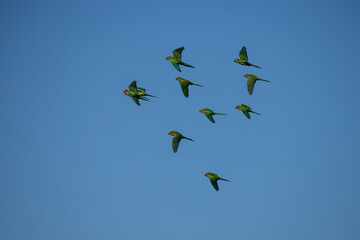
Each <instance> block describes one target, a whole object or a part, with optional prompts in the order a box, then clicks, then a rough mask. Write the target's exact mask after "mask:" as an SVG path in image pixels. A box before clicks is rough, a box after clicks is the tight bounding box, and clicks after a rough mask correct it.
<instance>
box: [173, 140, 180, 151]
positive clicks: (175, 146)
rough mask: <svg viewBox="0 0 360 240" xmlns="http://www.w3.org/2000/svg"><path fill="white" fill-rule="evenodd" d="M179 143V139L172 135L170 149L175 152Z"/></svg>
mask: <svg viewBox="0 0 360 240" xmlns="http://www.w3.org/2000/svg"><path fill="white" fill-rule="evenodd" d="M179 144H180V139H178V138H176V137H173V139H172V149H173V151H174V153H176V152H177V150H178V148H179Z"/></svg>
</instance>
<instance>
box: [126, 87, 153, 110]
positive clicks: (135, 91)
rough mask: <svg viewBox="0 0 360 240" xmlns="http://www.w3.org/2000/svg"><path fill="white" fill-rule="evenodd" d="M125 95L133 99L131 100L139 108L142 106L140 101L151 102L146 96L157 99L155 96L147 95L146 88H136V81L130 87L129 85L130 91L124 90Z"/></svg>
mask: <svg viewBox="0 0 360 240" xmlns="http://www.w3.org/2000/svg"><path fill="white" fill-rule="evenodd" d="M123 93H125V95H127V96H129V97H131V99H132V100H133V101H134V102H135V103H136V104H137V105H138V106H140V102H139V99H141V100H144V101H150V99H149V98H147V97H146V96H149V97H155V96H153V95H150V94H147V93H146V89H145V88H141V87H137V86H136V81H132V82H131V83H130V85H129V90H127V89H124V90H123Z"/></svg>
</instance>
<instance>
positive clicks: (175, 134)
mask: <svg viewBox="0 0 360 240" xmlns="http://www.w3.org/2000/svg"><path fill="white" fill-rule="evenodd" d="M168 134H169V135H172V136H173V138H172V149H173V151H174V153H176V152H177V150H178V148H179V145H180V141H181V139H183V138H184V139H187V140H190V141H194V140H192V139H191V138H187V137H185V136H183V135H182V134H181V133H179V132H176V131H170V132H168Z"/></svg>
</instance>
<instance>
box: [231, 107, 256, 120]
mask: <svg viewBox="0 0 360 240" xmlns="http://www.w3.org/2000/svg"><path fill="white" fill-rule="evenodd" d="M235 108H236V109H239V110H240V111H242V113H243V114H244V115H245V116H246V117H247V118H248V119H251V116H250V114H249V112H251V113H255V114H257V115H260V113H257V112H254V111H252V110H251V108H250V107H249V106H247V105H245V104H241V106H239V105H238V106H236V107H235Z"/></svg>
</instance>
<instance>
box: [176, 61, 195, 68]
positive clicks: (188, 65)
mask: <svg viewBox="0 0 360 240" xmlns="http://www.w3.org/2000/svg"><path fill="white" fill-rule="evenodd" d="M180 64H181V65H184V66H185V67H191V68H195V67H194V66H191V65H190V64H187V63H184V62H180Z"/></svg>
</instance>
